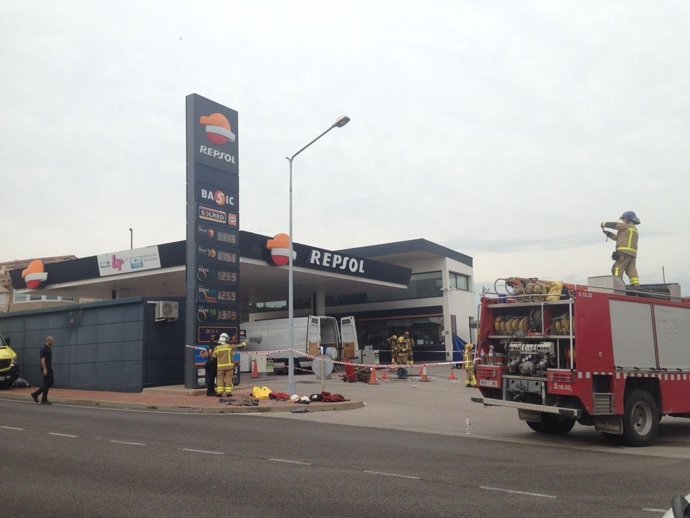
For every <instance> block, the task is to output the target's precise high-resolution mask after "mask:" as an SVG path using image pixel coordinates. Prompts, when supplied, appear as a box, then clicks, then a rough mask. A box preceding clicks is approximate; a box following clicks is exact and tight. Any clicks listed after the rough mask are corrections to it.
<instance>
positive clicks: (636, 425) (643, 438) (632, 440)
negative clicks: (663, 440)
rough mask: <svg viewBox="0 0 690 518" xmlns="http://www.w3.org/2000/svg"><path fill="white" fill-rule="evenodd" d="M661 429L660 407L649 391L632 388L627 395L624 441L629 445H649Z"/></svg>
mask: <svg viewBox="0 0 690 518" xmlns="http://www.w3.org/2000/svg"><path fill="white" fill-rule="evenodd" d="M658 431H659V407H658V406H657V404H656V401H654V398H653V397H652V396H651V394H650V393H649V392H647V391H646V390H641V389H632V390H631V391H630V392H628V394H626V396H625V413H624V414H623V442H625V443H626V444H628V445H629V446H648V445H649V444H651V443H652V442H654V439H655V438H656V434H657V432H658Z"/></svg>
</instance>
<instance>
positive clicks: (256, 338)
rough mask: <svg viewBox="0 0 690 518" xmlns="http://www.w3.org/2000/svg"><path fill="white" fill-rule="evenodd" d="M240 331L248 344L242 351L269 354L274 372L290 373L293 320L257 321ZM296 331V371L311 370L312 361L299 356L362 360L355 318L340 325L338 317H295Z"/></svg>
mask: <svg viewBox="0 0 690 518" xmlns="http://www.w3.org/2000/svg"><path fill="white" fill-rule="evenodd" d="M240 329H241V330H242V331H244V332H245V337H246V338H245V340H246V342H247V347H246V348H245V349H243V351H246V352H249V353H251V352H252V351H254V352H256V351H261V352H264V351H268V352H269V354H268V355H267V356H268V358H270V359H272V360H273V365H274V369H276V370H287V362H288V350H289V348H290V346H289V341H290V340H289V331H290V319H288V318H275V319H269V320H254V321H251V322H244V323H243V324H240ZM293 329H294V339H293V350H295V351H297V353H296V354H295V355H294V362H295V369H310V368H311V358H309V357H307V356H303V355H302V354H298V353H306V354H309V355H310V356H318V355H320V354H326V355H328V356H330V357H331V358H333V359H334V360H341V361H352V360H355V359H357V358H359V345H358V343H357V329H356V328H355V319H354V317H343V318H341V319H340V325H338V321H337V320H336V319H335V317H327V316H314V315H310V316H308V317H295V318H294V319H293ZM270 351H275V352H273V353H271V352H270ZM248 356H249V357H251V356H252V355H251V354H249V355H248Z"/></svg>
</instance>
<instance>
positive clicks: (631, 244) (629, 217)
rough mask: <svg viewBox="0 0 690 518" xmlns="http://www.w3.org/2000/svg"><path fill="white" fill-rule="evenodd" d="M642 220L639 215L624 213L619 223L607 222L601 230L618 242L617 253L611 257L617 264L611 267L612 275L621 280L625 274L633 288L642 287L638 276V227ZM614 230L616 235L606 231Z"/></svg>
mask: <svg viewBox="0 0 690 518" xmlns="http://www.w3.org/2000/svg"><path fill="white" fill-rule="evenodd" d="M639 224H640V220H639V218H638V217H637V215H636V214H635V213H634V212H633V211H631V210H628V211H626V212H624V213H623V214H622V215H621V217H620V219H619V220H618V221H605V222H602V224H601V230H602V231H603V232H604V234H606V237H609V238H611V239H613V240H614V241H615V242H616V251H615V252H613V254H612V255H611V259H613V260H614V261H615V262H614V263H613V266H612V267H611V273H612V274H613V275H614V276H616V277H619V278H621V279H622V278H623V273H625V274H626V275H627V276H628V278H629V279H630V284H631V285H632V286H639V285H640V278H639V277H638V274H637V266H636V264H635V263H636V260H637V239H638V232H637V226H636V225H639ZM607 228H612V229H614V230H616V233H615V234H614V233H613V232H610V231H608V230H606V229H607Z"/></svg>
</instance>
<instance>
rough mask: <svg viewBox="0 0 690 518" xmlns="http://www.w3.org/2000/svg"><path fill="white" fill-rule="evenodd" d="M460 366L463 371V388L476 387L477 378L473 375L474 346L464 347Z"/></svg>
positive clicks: (467, 345)
mask: <svg viewBox="0 0 690 518" xmlns="http://www.w3.org/2000/svg"><path fill="white" fill-rule="evenodd" d="M462 362H463V363H462V366H463V368H464V369H465V386H466V387H476V386H477V377H476V376H475V375H474V345H472V344H470V343H468V344H466V345H465V353H464V354H463V358H462Z"/></svg>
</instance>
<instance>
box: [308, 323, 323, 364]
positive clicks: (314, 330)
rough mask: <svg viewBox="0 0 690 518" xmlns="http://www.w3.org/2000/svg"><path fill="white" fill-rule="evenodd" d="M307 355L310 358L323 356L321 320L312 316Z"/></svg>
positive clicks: (309, 325) (309, 326)
mask: <svg viewBox="0 0 690 518" xmlns="http://www.w3.org/2000/svg"><path fill="white" fill-rule="evenodd" d="M307 354H309V355H310V356H318V355H319V354H321V319H320V318H319V317H314V316H311V315H310V316H309V324H308V325H307Z"/></svg>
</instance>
